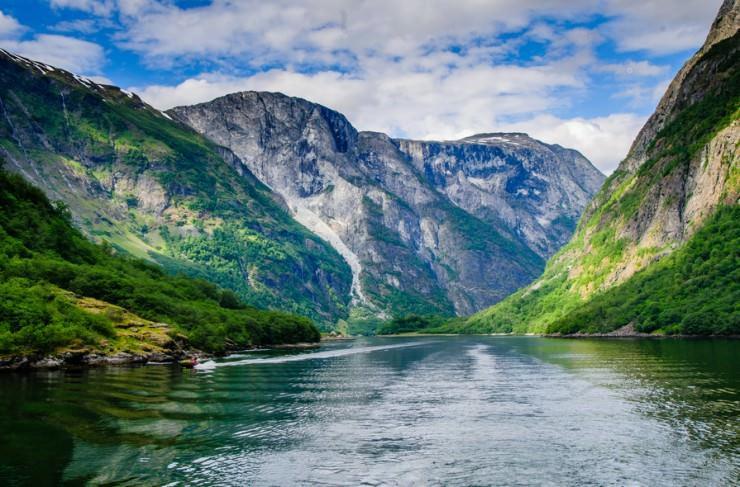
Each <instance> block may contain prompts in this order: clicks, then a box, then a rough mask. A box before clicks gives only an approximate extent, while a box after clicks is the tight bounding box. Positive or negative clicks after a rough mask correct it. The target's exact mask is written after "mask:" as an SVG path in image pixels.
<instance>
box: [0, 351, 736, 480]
mask: <svg viewBox="0 0 740 487" xmlns="http://www.w3.org/2000/svg"><path fill="white" fill-rule="evenodd" d="M739 358H740V341H729V340H728V341H721V340H715V341H710V340H706V341H704V340H558V339H544V338H528V337H519V338H517V337H461V338H456V337H438V338H437V337H432V338H426V337H419V338H372V339H360V340H356V341H352V342H336V343H332V344H328V345H324V346H323V347H322V348H321V349H319V350H317V351H312V352H301V353H288V354H285V353H283V354H276V353H274V352H273V353H270V352H250V353H244V354H240V355H236V356H232V357H229V358H227V359H223V360H218V361H216V362H214V363H209V364H207V367H206V369H205V370H183V369H178V368H175V367H168V366H146V367H136V368H108V369H93V370H88V371H66V372H65V371H55V372H44V373H36V374H25V375H23V374H2V375H0V407H2V415H1V416H0V485H34V486H37V485H38V486H40V485H58V484H66V485H80V484H93V485H97V484H108V485H137V486H138V485H279V486H284V485H294V484H312V485H316V484H320V485H361V484H365V485H385V484H390V485H438V484H444V485H492V484H493V485H564V484H566V485H702V486H703V485H733V484H737V483H738V479H740V361H739Z"/></svg>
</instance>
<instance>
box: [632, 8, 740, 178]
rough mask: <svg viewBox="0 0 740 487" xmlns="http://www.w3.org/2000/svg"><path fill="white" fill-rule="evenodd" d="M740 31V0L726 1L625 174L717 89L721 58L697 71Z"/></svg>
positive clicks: (651, 121) (648, 127)
mask: <svg viewBox="0 0 740 487" xmlns="http://www.w3.org/2000/svg"><path fill="white" fill-rule="evenodd" d="M739 29H740V0H725V1H724V3H723V4H722V6H721V7H720V9H719V12H718V13H717V17H716V18H715V20H714V22H713V23H712V27H711V29H710V31H709V34H708V35H707V38H706V40H705V42H704V44H703V45H702V47H701V48H700V49H699V50H698V51H697V52H696V54H694V55H693V56H692V57H691V59H689V60H688V61H687V62H686V64H684V66H683V67H682V68H681V70H680V71H679V72H678V74H676V77H675V78H673V81H671V84H670V85H669V86H668V89H667V90H666V92H665V94H664V95H663V97H662V98H661V100H660V102H659V103H658V106H657V107H656V109H655V112H654V113H653V114H652V115H651V116H650V118H649V119H648V121H647V122H646V123H645V125H644V127H643V128H642V129H641V130H640V132H639V133H638V135H637V137H636V138H635V141H634V142H633V143H632V147H631V148H630V151H629V153H628V156H627V158H626V159H625V160H624V161H623V162H622V164H621V165H620V169H622V170H625V171H630V172H632V171H635V170H636V169H637V168H639V167H640V166H641V165H642V164H643V163H644V162H645V159H646V154H647V150H648V147H649V145H650V142H651V141H652V140H653V139H654V138H655V136H656V135H657V133H658V132H659V131H660V130H661V129H662V128H663V127H665V126H666V124H668V123H669V122H670V121H671V120H673V118H674V117H675V115H676V114H677V113H679V112H680V111H681V110H683V109H684V108H686V107H687V106H689V105H691V104H693V103H695V102H696V101H698V100H700V99H702V98H703V94H704V93H705V92H707V91H710V90H712V89H713V88H714V86H716V84H717V83H718V82H720V81H721V80H719V79H712V78H711V75H712V72H713V71H716V70H717V69H718V67H719V65H720V64H721V58H718V59H716V60H715V62H705V63H702V66H701V67H699V68H697V65H698V64H699V62H700V61H701V60H703V59H705V56H706V54H707V53H708V52H709V51H710V50H711V49H712V48H713V47H715V46H717V45H718V44H720V43H722V42H723V41H729V40H730V39H732V38H733V37H736V36H737V34H738V30H739Z"/></svg>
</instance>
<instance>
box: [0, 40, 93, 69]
mask: <svg viewBox="0 0 740 487" xmlns="http://www.w3.org/2000/svg"><path fill="white" fill-rule="evenodd" d="M0 47H3V48H5V49H7V50H9V51H12V52H14V53H16V54H20V55H21V56H24V57H27V58H30V59H34V60H37V61H42V62H44V63H47V64H51V65H52V66H57V67H60V68H63V69H66V70H68V71H72V72H76V73H96V72H98V71H99V70H100V68H101V66H102V64H103V62H104V60H105V56H104V54H103V48H102V47H100V46H99V45H98V44H95V43H92V42H87V41H82V40H80V39H75V38H73V37H67V36H61V35H52V34H39V35H37V36H36V37H34V38H33V39H31V40H0Z"/></svg>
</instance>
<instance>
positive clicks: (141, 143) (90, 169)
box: [0, 55, 352, 324]
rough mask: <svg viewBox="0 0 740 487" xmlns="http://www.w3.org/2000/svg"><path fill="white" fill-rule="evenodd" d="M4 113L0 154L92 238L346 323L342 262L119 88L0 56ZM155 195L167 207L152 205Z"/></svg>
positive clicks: (198, 144)
mask: <svg viewBox="0 0 740 487" xmlns="http://www.w3.org/2000/svg"><path fill="white" fill-rule="evenodd" d="M0 103H1V104H2V110H3V113H4V114H5V116H4V117H2V120H1V121H0V152H6V153H7V154H8V155H9V158H10V157H12V158H13V160H15V161H16V163H18V164H20V165H21V166H25V170H26V172H27V173H28V174H29V175H31V176H32V177H33V178H34V181H38V184H39V185H41V186H42V189H44V190H45V191H46V192H47V194H49V192H50V191H53V192H54V193H53V194H59V195H61V196H60V197H61V198H62V199H64V200H65V201H67V202H68V204H69V205H70V209H71V210H72V211H73V213H74V216H75V219H76V220H75V221H76V222H78V223H79V224H80V225H81V226H82V228H83V229H84V231H85V232H87V233H88V234H90V235H93V236H95V237H98V238H100V239H105V240H108V241H109V242H111V244H112V245H114V247H116V248H120V249H123V250H126V251H127V252H129V253H132V254H134V255H137V256H139V257H143V258H146V259H148V260H152V261H156V262H157V263H159V264H161V265H162V266H163V267H165V269H167V270H168V271H171V272H185V273H188V274H189V275H193V276H196V277H206V278H207V279H208V280H210V281H212V282H215V283H217V284H218V285H220V286H223V287H227V288H230V289H232V290H234V291H235V292H236V293H237V294H239V296H240V297H241V298H242V299H243V300H244V301H245V302H248V303H250V304H252V305H254V306H258V307H261V308H271V309H281V310H289V311H290V312H293V313H297V314H301V315H306V316H310V317H312V318H313V319H315V320H317V321H319V322H322V323H325V324H329V323H332V322H333V321H335V320H336V319H337V318H339V317H344V316H346V315H347V308H348V304H349V299H350V298H349V291H350V287H351V280H352V275H351V270H350V269H349V266H348V265H347V264H346V262H344V260H343V259H342V258H341V256H340V255H339V254H338V253H337V252H336V251H335V250H334V249H333V248H332V247H331V246H330V245H329V244H327V243H326V242H324V241H323V240H322V239H321V238H319V237H317V236H315V235H313V234H312V233H310V232H309V231H308V230H307V229H305V228H304V227H302V226H301V225H299V224H298V223H297V222H295V221H294V220H293V219H292V218H291V217H290V215H289V214H288V212H287V211H286V210H285V209H284V208H283V207H282V206H281V205H280V204H278V203H277V202H276V200H274V199H273V195H272V193H271V191H270V190H269V188H267V187H265V186H264V185H262V184H261V183H260V182H259V181H258V180H257V179H256V178H254V177H253V176H252V175H251V173H249V172H248V171H247V172H245V171H243V170H242V171H239V170H237V168H235V167H233V166H234V165H236V166H239V163H238V162H235V161H230V157H229V155H228V154H222V152H221V150H220V149H219V148H218V147H216V146H215V145H214V144H212V143H210V142H209V141H208V140H206V139H205V138H204V137H202V136H200V135H199V134H197V133H195V132H194V131H192V130H190V129H188V128H186V127H184V126H182V125H180V124H178V123H176V122H174V121H171V120H168V119H167V118H165V117H164V116H162V115H161V114H159V113H158V112H157V111H156V110H153V109H151V108H149V107H147V106H145V105H144V104H143V103H141V102H140V101H139V100H138V99H136V98H134V97H129V96H127V95H126V94H124V93H123V92H120V91H119V90H118V89H116V88H114V87H100V86H98V87H91V85H89V84H88V85H86V84H83V83H80V82H79V81H77V80H75V79H74V78H72V77H71V75H68V74H66V73H65V72H63V71H61V70H55V71H52V72H49V73H47V74H40V73H39V71H37V70H35V69H31V68H28V67H24V66H23V65H22V64H19V63H16V62H13V61H12V60H10V59H8V58H6V57H4V56H3V55H0ZM232 163H233V164H232ZM142 181H148V183H147V185H146V188H151V187H154V188H155V191H150V190H147V189H142V188H137V187H135V186H134V182H142ZM90 188H91V189H90ZM159 189H161V191H162V193H163V194H162V195H158V191H156V190H159ZM157 197H161V203H157V204H160V205H162V206H164V207H165V208H164V209H162V208H161V207H157V208H155V209H153V207H152V206H151V205H148V203H147V200H154V201H159V199H158V198H157ZM149 203H151V202H149Z"/></svg>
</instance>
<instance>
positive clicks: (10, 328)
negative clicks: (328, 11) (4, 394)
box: [0, 168, 319, 355]
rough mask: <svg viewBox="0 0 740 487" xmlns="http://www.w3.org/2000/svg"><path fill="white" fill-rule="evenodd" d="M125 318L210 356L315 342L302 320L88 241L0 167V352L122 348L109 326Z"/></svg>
mask: <svg viewBox="0 0 740 487" xmlns="http://www.w3.org/2000/svg"><path fill="white" fill-rule="evenodd" d="M91 299H94V301H91ZM106 303H108V304H109V305H108V306H106ZM111 305H115V306H111ZM133 315H135V316H133ZM134 318H139V319H138V322H139V324H138V326H139V327H148V328H152V327H154V325H155V324H156V323H166V324H167V325H168V326H167V325H165V328H166V329H167V330H168V333H169V335H170V336H171V337H174V338H179V339H180V340H181V341H184V342H187V343H188V344H189V345H190V346H192V347H196V348H199V349H202V350H206V351H212V352H219V351H224V350H226V349H232V348H236V347H246V346H250V345H264V344H272V343H286V342H302V341H316V340H318V339H319V333H318V330H317V329H316V328H315V326H314V325H313V324H312V323H311V321H310V320H308V319H307V318H303V317H299V316H295V315H290V314H287V313H280V312H275V311H264V310H259V309H256V308H253V307H250V306H246V305H244V304H243V303H242V302H241V301H240V300H239V299H238V297H237V296H236V295H235V294H234V293H233V292H232V291H229V290H224V289H221V288H219V287H217V286H216V285H214V284H211V283H209V282H206V281H204V280H199V279H193V278H189V277H185V276H171V275H168V274H167V273H165V272H164V271H163V270H162V269H161V268H160V267H159V266H156V265H154V264H152V263H150V262H146V261H144V260H141V259H136V258H133V257H130V256H126V255H120V254H119V253H117V252H116V251H115V250H114V249H113V248H112V247H111V246H110V245H109V244H106V243H104V244H102V245H96V244H94V243H92V242H90V241H88V240H87V239H86V238H85V237H84V236H83V235H82V234H81V233H80V232H79V231H77V230H76V229H75V228H74V227H73V226H72V225H71V223H70V214H69V210H68V209H67V208H66V206H65V205H64V204H59V203H57V204H52V203H50V202H49V200H48V199H47V198H46V196H45V195H44V193H43V192H42V191H40V190H39V189H37V188H35V187H33V186H32V185H30V184H28V183H27V182H26V181H25V180H24V179H23V178H22V177H20V176H19V175H16V174H12V173H9V172H7V171H6V170H4V169H2V168H0V355H27V354H40V353H52V352H57V351H60V350H68V349H80V348H86V349H89V350H90V351H100V352H112V351H128V348H127V346H126V340H125V338H126V337H125V335H126V333H122V332H121V331H120V330H119V329H117V327H116V325H121V324H122V323H124V322H126V321H131V320H132V319H134ZM129 324H130V323H129ZM150 331H151V330H150ZM160 338H161V337H160ZM158 345H159V344H156V343H152V346H153V347H155V346H158Z"/></svg>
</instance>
